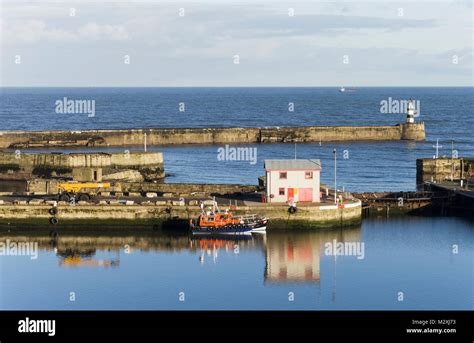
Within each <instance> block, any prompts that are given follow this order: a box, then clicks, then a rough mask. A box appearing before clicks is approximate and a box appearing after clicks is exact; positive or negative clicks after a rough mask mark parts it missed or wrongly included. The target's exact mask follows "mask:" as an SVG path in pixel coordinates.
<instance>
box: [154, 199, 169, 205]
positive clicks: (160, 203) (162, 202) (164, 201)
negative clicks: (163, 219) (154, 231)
mask: <svg viewBox="0 0 474 343" xmlns="http://www.w3.org/2000/svg"><path fill="white" fill-rule="evenodd" d="M166 203H167V201H166V200H157V201H156V202H155V205H156V206H165V205H166Z"/></svg>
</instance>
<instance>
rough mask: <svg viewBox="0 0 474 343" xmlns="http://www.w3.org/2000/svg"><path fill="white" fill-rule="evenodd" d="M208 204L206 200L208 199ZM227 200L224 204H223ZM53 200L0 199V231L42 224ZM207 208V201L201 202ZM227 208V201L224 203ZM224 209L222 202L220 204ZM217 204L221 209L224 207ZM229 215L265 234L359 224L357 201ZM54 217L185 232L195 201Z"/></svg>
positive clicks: (113, 203)
mask: <svg viewBox="0 0 474 343" xmlns="http://www.w3.org/2000/svg"><path fill="white" fill-rule="evenodd" d="M208 201H209V200H208ZM225 201H227V200H225ZM53 203H54V201H48V202H47V203H45V202H44V201H41V200H40V201H15V202H6V201H4V200H0V226H9V225H12V223H13V224H14V223H17V224H18V223H20V226H21V227H28V226H37V225H41V224H45V225H48V223H49V221H50V219H51V218H52V217H53V215H52V214H51V213H50V209H51V208H52V207H53V205H52V204H53ZM204 203H205V205H207V206H209V205H210V203H209V202H204ZM227 203H228V202H227ZM224 204H225V203H224ZM224 204H221V209H224V208H226V207H225V206H224ZM230 208H231V210H232V212H233V213H234V214H236V215H240V214H258V215H262V216H265V217H267V218H269V225H268V229H270V230H271V229H280V228H281V229H287V228H288V229H312V228H331V227H344V226H353V225H357V224H360V222H361V211H362V206H361V202H360V201H359V200H357V199H355V200H346V201H344V203H343V204H339V205H335V204H333V203H331V202H326V203H319V204H315V203H313V204H301V205H299V206H298V209H297V211H296V213H289V211H288V206H287V205H286V204H278V205H277V204H265V203H257V202H247V201H243V202H242V201H241V202H240V204H238V205H233V206H230ZM56 209H57V213H56V214H55V215H54V217H55V218H56V219H57V220H58V224H56V225H52V224H49V225H50V226H51V228H60V227H61V226H62V225H66V226H68V225H69V226H75V225H81V223H82V224H87V223H90V224H91V223H94V225H101V223H104V225H105V224H107V223H111V222H112V223H113V222H115V223H121V224H128V228H129V229H130V228H132V227H134V226H140V225H149V226H153V227H154V228H156V229H161V228H166V226H167V224H170V225H171V226H172V229H174V230H175V229H179V228H183V229H187V223H188V222H189V220H190V219H191V218H196V217H197V216H199V214H200V211H201V209H200V207H199V205H198V201H196V200H190V199H181V200H156V201H150V200H149V201H145V202H142V203H140V204H138V203H135V202H134V201H119V200H109V201H105V200H102V201H100V202H99V203H91V202H78V203H77V204H74V205H71V204H67V203H63V202H59V205H58V206H57V207H56Z"/></svg>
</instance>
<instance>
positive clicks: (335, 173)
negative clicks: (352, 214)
mask: <svg viewBox="0 0 474 343" xmlns="http://www.w3.org/2000/svg"><path fill="white" fill-rule="evenodd" d="M332 153H333V154H334V203H337V201H336V199H337V164H336V160H337V155H336V148H334V150H333V151H332Z"/></svg>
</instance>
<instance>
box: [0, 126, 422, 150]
mask: <svg viewBox="0 0 474 343" xmlns="http://www.w3.org/2000/svg"><path fill="white" fill-rule="evenodd" d="M424 139H425V127H424V123H413V124H409V123H407V124H397V125H393V126H306V127H270V128H183V129H178V128H154V129H125V130H83V131H0V148H12V149H21V148H38V147H86V146H138V145H143V144H144V143H145V141H146V143H147V144H148V145H167V144H250V143H295V142H296V143H297V142H319V141H323V142H327V141H374V140H424Z"/></svg>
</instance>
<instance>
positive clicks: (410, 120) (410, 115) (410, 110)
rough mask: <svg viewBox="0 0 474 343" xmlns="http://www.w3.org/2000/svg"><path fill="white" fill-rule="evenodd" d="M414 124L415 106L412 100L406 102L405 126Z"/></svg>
mask: <svg viewBox="0 0 474 343" xmlns="http://www.w3.org/2000/svg"><path fill="white" fill-rule="evenodd" d="M414 123H415V105H414V104H413V100H411V99H410V100H408V104H407V124H414Z"/></svg>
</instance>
